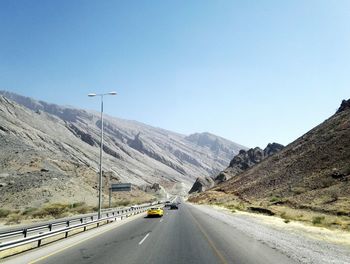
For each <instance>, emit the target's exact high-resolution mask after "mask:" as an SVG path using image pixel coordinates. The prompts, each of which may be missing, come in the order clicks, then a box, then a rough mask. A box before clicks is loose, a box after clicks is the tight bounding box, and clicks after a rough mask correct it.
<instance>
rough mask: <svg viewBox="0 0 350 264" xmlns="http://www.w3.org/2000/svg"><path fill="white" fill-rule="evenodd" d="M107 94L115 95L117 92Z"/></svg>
mask: <svg viewBox="0 0 350 264" xmlns="http://www.w3.org/2000/svg"><path fill="white" fill-rule="evenodd" d="M108 94H109V95H116V94H117V92H109V93H108Z"/></svg>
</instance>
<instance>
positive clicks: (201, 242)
mask: <svg viewBox="0 0 350 264" xmlns="http://www.w3.org/2000/svg"><path fill="white" fill-rule="evenodd" d="M58 243H59V242H58ZM25 257H26V256H25V254H23V255H22V256H19V258H17V259H18V260H19V261H20V259H21V258H22V259H23V260H25V259H26V258H25ZM28 262H29V263H38V264H43V263H45V264H58V263H64V264H70V263H72V264H79V263H94V264H109V263H111V264H112V263H113V264H115V263H123V264H148V263H149V264H151V263H152V264H175V263H176V264H179V263H186V264H190V263H193V264H197V263H198V264H199V263H200V264H206V263H208V264H216V263H219V264H223V263H234V264H243V263H244V264H250V263H251V264H253V263H254V264H259V263H266V264H267V263H268V264H273V263H278V264H284V263H288V264H289V263H295V262H293V260H291V259H290V258H288V257H287V256H285V255H283V254H281V253H280V252H278V251H277V250H275V249H272V248H270V247H268V246H267V245H265V244H263V243H261V242H259V241H256V240H253V239H252V238H250V237H249V236H247V235H246V234H244V233H242V232H240V231H238V230H236V229H233V228H230V227H229V226H228V225H227V224H225V223H223V222H220V221H218V220H216V219H214V218H212V217H210V215H207V214H205V213H203V212H202V211H199V210H198V209H196V208H195V207H193V206H191V205H188V204H185V203H183V204H181V205H180V206H179V210H165V215H164V216H163V217H162V218H144V217H140V218H137V219H135V220H133V221H130V222H128V223H126V224H124V225H122V226H119V227H118V228H115V229H111V230H110V231H108V232H105V233H103V234H101V235H98V236H96V237H94V238H93V239H88V240H86V241H82V242H81V243H78V244H75V245H73V246H70V247H67V248H65V249H63V250H62V249H61V250H58V251H56V252H53V253H50V254H48V255H47V256H42V257H41V258H38V259H31V260H28V259H26V262H21V263H28ZM5 263H6V262H5ZM18 263H20V262H18Z"/></svg>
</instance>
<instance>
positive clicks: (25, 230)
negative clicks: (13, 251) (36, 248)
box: [23, 228, 28, 237]
mask: <svg viewBox="0 0 350 264" xmlns="http://www.w3.org/2000/svg"><path fill="white" fill-rule="evenodd" d="M27 234H28V230H27V228H24V229H23V236H24V237H27Z"/></svg>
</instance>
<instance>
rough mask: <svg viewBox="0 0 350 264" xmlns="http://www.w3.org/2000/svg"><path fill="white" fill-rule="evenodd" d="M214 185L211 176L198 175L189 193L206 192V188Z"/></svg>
mask: <svg viewBox="0 0 350 264" xmlns="http://www.w3.org/2000/svg"><path fill="white" fill-rule="evenodd" d="M214 185H215V182H214V181H213V179H212V178H211V177H203V178H199V177H198V178H197V179H196V181H195V183H194V184H193V186H192V188H191V190H190V191H189V192H188V193H195V192H204V191H205V190H207V189H209V188H211V187H213V186H214Z"/></svg>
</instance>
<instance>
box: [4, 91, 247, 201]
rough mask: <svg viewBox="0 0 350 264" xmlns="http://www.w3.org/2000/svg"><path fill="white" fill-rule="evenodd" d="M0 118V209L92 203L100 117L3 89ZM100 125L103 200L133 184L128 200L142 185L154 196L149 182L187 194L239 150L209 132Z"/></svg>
mask: <svg viewBox="0 0 350 264" xmlns="http://www.w3.org/2000/svg"><path fill="white" fill-rule="evenodd" d="M0 120H1V122H0V149H1V152H0V191H1V195H0V203H1V204H2V205H4V206H5V207H6V206H8V207H15V208H17V207H26V206H40V205H41V204H43V203H46V202H58V201H59V202H72V201H85V202H86V203H88V204H95V203H96V194H97V191H96V187H97V186H96V182H97V172H98V161H99V141H100V127H101V122H100V118H99V114H98V113H95V112H93V111H86V110H81V109H75V108H72V107H63V106H58V105H54V104H49V103H46V102H43V101H37V100H34V99H31V98H28V97H23V96H20V95H17V94H13V93H9V92H5V91H1V92H0ZM104 121H105V122H104V143H105V145H104V148H103V152H104V157H103V161H104V163H103V171H104V190H105V194H106V195H107V193H108V191H107V187H108V183H109V182H131V183H132V184H133V185H134V191H133V193H132V194H131V199H133V197H134V198H135V199H136V197H138V196H145V197H146V196H147V194H146V193H145V192H144V191H149V190H150V188H147V186H153V187H154V188H153V190H152V191H150V193H151V194H153V193H154V190H155V189H159V188H158V187H157V188H155V186H157V185H154V184H155V183H156V184H159V185H160V186H161V187H162V188H164V190H167V191H168V192H169V191H174V192H180V193H181V192H184V190H186V189H187V191H188V189H189V188H190V186H191V185H192V183H193V182H194V181H195V179H196V177H198V175H203V176H210V175H213V174H216V173H218V172H219V171H221V170H222V169H223V168H224V167H225V164H227V163H228V162H229V160H230V158H229V157H232V156H233V155H235V154H237V152H236V150H237V149H240V148H242V146H240V145H238V144H235V143H233V142H230V141H228V140H225V139H222V138H220V137H216V136H214V135H211V134H209V133H203V134H194V135H190V136H185V135H181V134H178V133H174V132H171V131H167V130H164V129H159V128H154V127H151V126H148V125H145V124H142V123H139V122H136V121H129V120H123V119H118V118H113V117H110V116H105V119H104ZM197 138H198V139H199V138H203V140H195V139H197ZM162 188H160V189H162ZM151 189H152V188H151ZM187 191H185V192H187ZM116 197H117V195H116ZM147 197H148V196H147ZM105 198H106V197H105Z"/></svg>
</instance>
